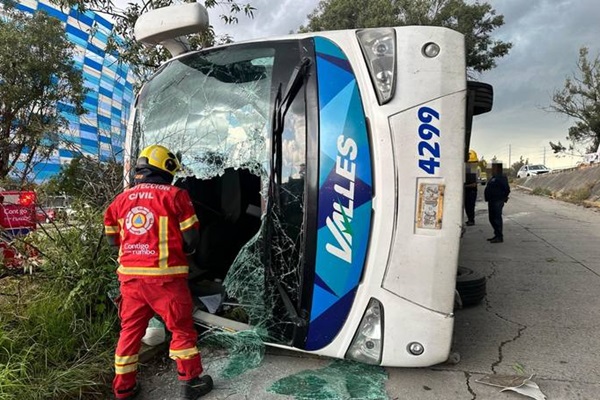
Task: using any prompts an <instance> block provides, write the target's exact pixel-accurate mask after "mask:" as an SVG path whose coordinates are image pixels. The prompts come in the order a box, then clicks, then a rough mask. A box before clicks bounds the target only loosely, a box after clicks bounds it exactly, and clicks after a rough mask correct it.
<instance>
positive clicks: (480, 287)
mask: <svg viewBox="0 0 600 400" xmlns="http://www.w3.org/2000/svg"><path fill="white" fill-rule="evenodd" d="M456 290H457V291H458V294H459V295H460V302H461V305H462V306H463V307H469V306H474V305H476V304H479V303H481V301H482V300H483V299H484V297H485V295H486V278H485V276H483V275H481V274H480V273H478V272H475V271H473V270H472V269H469V268H465V267H458V271H457V273H456Z"/></svg>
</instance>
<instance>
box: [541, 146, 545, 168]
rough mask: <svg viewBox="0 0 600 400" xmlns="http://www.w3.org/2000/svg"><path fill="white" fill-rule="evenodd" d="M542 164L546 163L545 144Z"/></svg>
mask: <svg viewBox="0 0 600 400" xmlns="http://www.w3.org/2000/svg"><path fill="white" fill-rule="evenodd" d="M542 164H544V165H546V146H544V162H543V163H542Z"/></svg>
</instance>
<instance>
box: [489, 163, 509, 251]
mask: <svg viewBox="0 0 600 400" xmlns="http://www.w3.org/2000/svg"><path fill="white" fill-rule="evenodd" d="M509 194H510V187H509V185H508V179H507V178H506V176H504V175H502V163H500V162H492V178H491V179H490V180H489V181H488V183H487V185H486V187H485V191H484V196H485V201H487V203H488V213H489V219H490V224H491V225H492V228H494V237H491V238H489V239H488V241H489V242H490V243H502V242H503V241H504V235H503V233H502V209H503V208H504V203H506V202H507V201H508V195H509Z"/></svg>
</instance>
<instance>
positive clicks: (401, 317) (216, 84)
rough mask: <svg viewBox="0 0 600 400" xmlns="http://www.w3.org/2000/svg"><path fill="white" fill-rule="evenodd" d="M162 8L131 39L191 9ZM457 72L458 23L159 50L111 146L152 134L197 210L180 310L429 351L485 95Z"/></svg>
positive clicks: (324, 340)
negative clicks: (124, 128)
mask: <svg viewBox="0 0 600 400" xmlns="http://www.w3.org/2000/svg"><path fill="white" fill-rule="evenodd" d="M163 11H164V10H160V9H159V10H157V11H156V12H155V14H153V15H152V14H148V15H147V16H146V17H144V18H140V21H139V23H138V27H136V33H137V36H138V39H139V40H142V41H144V40H145V41H146V42H153V43H159V42H162V41H166V40H168V39H171V37H170V36H173V35H181V34H184V33H190V32H191V31H189V30H187V28H189V27H191V26H194V25H201V24H202V23H203V21H204V19H205V18H206V16H205V14H202V13H203V12H204V10H203V9H202V8H201V6H199V5H198V4H196V3H194V4H184V5H182V6H177V7H175V8H172V9H170V10H169V12H168V13H165V12H163ZM161 12H162V14H161ZM198 12H199V13H200V14H197V13H198ZM193 15H196V17H192V16H193ZM163 16H165V18H170V20H169V21H170V22H168V23H166V22H164V21H163V22H161V23H157V19H160V18H163ZM173 21H175V22H173ZM186 24H187V28H186ZM155 27H158V28H155ZM196 29H197V28H196ZM165 43H166V42H165ZM170 43H171V44H173V42H172V41H170ZM176 47H177V46H176ZM178 51H179V50H178ZM465 71H466V66H465V45H464V38H463V36H462V35H461V34H460V33H457V32H454V31H452V30H449V29H445V28H439V27H425V26H409V27H397V28H377V29H358V30H345V31H335V32H318V33H309V34H299V35H289V36H285V37H279V38H271V39H262V40H256V41H249V42H243V43H235V44H230V45H226V46H220V47H215V48H210V49H205V50H202V51H196V52H183V53H182V54H180V55H178V56H176V57H174V58H173V59H171V60H169V61H168V62H166V63H165V64H164V65H163V66H162V67H161V68H160V69H159V70H158V71H157V72H156V73H155V74H154V76H153V77H152V78H151V79H150V80H149V81H148V82H146V84H145V85H144V86H143V88H142V89H141V91H140V93H139V95H138V97H137V100H136V103H135V109H134V112H133V113H132V120H131V124H130V129H129V132H128V137H127V149H126V150H127V154H128V157H129V160H135V158H136V156H137V153H138V151H139V149H141V148H143V147H144V146H146V145H148V144H154V143H157V144H162V145H165V146H167V147H169V148H171V149H173V150H178V151H179V152H180V153H181V159H182V164H183V165H184V170H183V171H181V172H180V173H179V174H178V177H177V179H176V182H175V184H176V185H178V186H180V187H184V188H186V189H188V191H189V193H190V195H191V197H192V199H193V201H194V204H195V207H196V211H197V214H198V218H199V220H200V221H201V237H202V239H201V244H200V246H199V248H198V249H197V251H196V254H195V256H194V259H193V260H192V269H191V274H190V286H191V287H192V291H193V292H194V294H196V295H197V296H199V297H203V298H204V299H205V301H204V302H199V303H198V305H199V310H198V312H196V314H195V317H196V320H197V322H198V323H199V324H202V325H205V326H217V327H220V328H224V329H232V330H240V329H247V328H249V327H257V328H260V329H261V332H263V335H264V340H265V341H266V342H268V343H269V344H272V345H275V346H283V347H286V348H290V349H296V350H300V351H306V352H312V353H315V354H319V355H325V356H331V357H336V358H347V359H352V360H357V361H361V362H366V363H371V364H380V365H385V366H429V365H433V364H436V363H440V362H443V361H445V360H446V359H447V357H448V355H449V352H450V344H451V338H452V331H453V305H454V296H455V283H456V273H457V262H458V251H459V240H460V235H461V226H462V209H463V207H462V205H463V179H464V162H465V161H466V159H465V156H466V155H468V142H469V135H470V126H471V121H472V118H473V115H476V114H480V113H483V112H487V111H489V110H490V109H491V105H492V90H491V87H490V86H489V85H485V84H481V83H472V84H470V83H469V82H467V79H466V72H465ZM126 165H127V164H126ZM211 295H212V296H211ZM207 298H209V300H210V301H206V299H207Z"/></svg>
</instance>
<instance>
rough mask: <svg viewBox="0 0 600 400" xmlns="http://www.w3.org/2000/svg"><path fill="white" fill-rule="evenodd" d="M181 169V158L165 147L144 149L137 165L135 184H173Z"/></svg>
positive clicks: (156, 145) (153, 146) (158, 146)
mask: <svg viewBox="0 0 600 400" xmlns="http://www.w3.org/2000/svg"><path fill="white" fill-rule="evenodd" d="M180 169H181V162H180V161H179V158H178V157H177V156H176V155H175V154H174V153H172V152H171V151H169V149H167V148H166V147H164V146H161V145H158V144H154V145H151V146H148V147H146V148H144V149H143V150H142V151H141V152H140V155H139V157H138V159H137V163H136V165H135V178H134V179H135V183H136V184H137V183H141V182H145V183H163V182H164V183H169V184H170V183H171V182H172V181H173V177H174V176H175V173H176V172H177V171H179V170H180Z"/></svg>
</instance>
